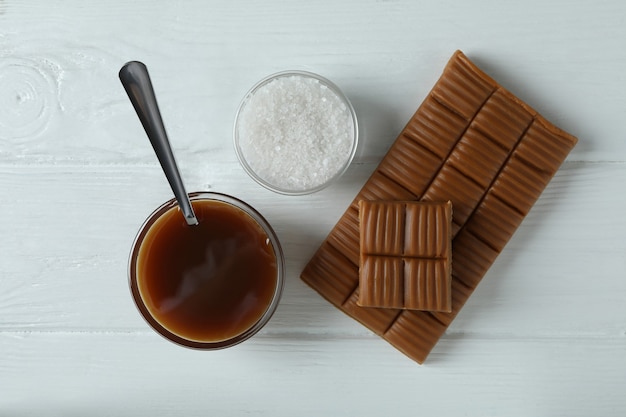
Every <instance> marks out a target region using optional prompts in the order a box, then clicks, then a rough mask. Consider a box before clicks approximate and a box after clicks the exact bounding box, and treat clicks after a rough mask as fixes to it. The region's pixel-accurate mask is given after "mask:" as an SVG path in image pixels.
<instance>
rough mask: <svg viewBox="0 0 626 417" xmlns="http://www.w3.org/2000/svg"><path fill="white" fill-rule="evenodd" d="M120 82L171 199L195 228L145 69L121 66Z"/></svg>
mask: <svg viewBox="0 0 626 417" xmlns="http://www.w3.org/2000/svg"><path fill="white" fill-rule="evenodd" d="M119 75H120V80H121V81H122V85H123V86H124V88H125V89H126V93H127V94H128V98H130V101H131V103H133V106H134V107H135V111H136V112H137V116H139V119H140V120H141V124H142V125H143V128H144V129H145V131H146V134H147V135H148V139H150V143H152V147H153V148H154V152H155V153H156V155H157V158H158V159H159V162H160V163H161V167H162V168H163V171H164V172H165V176H166V177H167V181H168V182H169V183H170V187H172V191H174V196H175V197H176V200H177V201H178V205H179V206H180V209H181V210H182V212H183V215H184V216H185V220H186V221H187V224H189V225H196V224H198V220H197V219H196V215H195V213H194V212H193V208H192V207H191V202H190V201H189V196H188V195H187V192H186V191H185V186H184V184H183V181H182V179H181V176H180V172H179V171H178V167H177V165H176V160H175V159H174V154H173V152H172V148H171V147H170V142H169V140H168V139H167V133H166V132H165V126H164V125H163V119H162V118H161V113H160V112H159V106H158V104H157V100H156V96H155V95H154V89H153V88H152V82H151V81H150V75H149V74H148V69H147V68H146V66H145V65H144V64H143V63H141V62H138V61H131V62H128V63H127V64H125V65H124V66H123V67H122V69H121V70H120V74H119Z"/></svg>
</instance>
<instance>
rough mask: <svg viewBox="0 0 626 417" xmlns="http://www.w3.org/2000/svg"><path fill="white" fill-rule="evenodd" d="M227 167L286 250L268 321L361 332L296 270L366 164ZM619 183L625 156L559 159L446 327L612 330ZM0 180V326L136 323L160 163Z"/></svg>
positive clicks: (225, 181)
mask: <svg viewBox="0 0 626 417" xmlns="http://www.w3.org/2000/svg"><path fill="white" fill-rule="evenodd" d="M229 167H230V166H229V165H227V166H217V167H215V172H214V173H213V174H212V175H211V177H212V178H211V184H213V185H212V187H211V188H212V189H213V190H219V191H226V192H231V193H233V194H235V195H238V196H241V197H244V198H247V197H248V196H249V197H250V198H248V201H249V202H250V203H251V204H252V205H253V206H255V207H256V208H257V209H259V210H260V211H261V212H262V213H263V214H264V215H265V216H266V217H267V218H268V220H269V221H270V223H271V224H272V225H273V226H274V227H275V229H276V231H277V233H278V235H279V238H280V239H281V240H282V244H283V247H284V249H285V252H286V254H287V273H288V277H287V284H286V289H285V293H284V296H283V299H282V302H281V305H280V307H279V309H278V311H277V313H276V315H275V316H274V318H273V319H272V321H271V323H270V325H269V326H268V328H267V331H268V332H271V333H272V334H282V333H286V334H289V333H291V332H293V331H299V330H300V329H302V328H306V329H308V331H312V332H319V333H325V334H336V335H343V334H349V335H354V334H357V335H362V334H368V333H369V332H368V331H367V330H365V329H364V328H362V327H361V326H360V325H358V324H356V323H354V322H353V321H352V320H350V319H348V318H347V317H344V316H343V314H342V313H340V312H338V311H335V308H334V307H332V306H330V305H329V304H328V303H326V302H325V301H324V300H322V299H321V297H319V296H318V295H317V294H316V293H315V292H313V291H312V290H310V289H309V288H307V287H306V286H305V285H303V284H302V283H301V282H300V280H299V279H298V275H299V274H300V272H301V270H302V268H303V267H304V265H305V263H306V262H307V261H308V260H309V258H310V257H311V256H312V254H313V252H314V251H315V250H316V248H317V247H318V245H319V244H320V243H321V241H322V240H323V239H324V237H325V236H326V234H327V233H328V231H329V230H330V229H331V227H332V226H333V224H334V222H336V221H337V219H338V218H339V216H340V215H341V213H342V211H343V209H344V208H345V207H347V206H348V204H349V203H350V201H351V200H352V198H353V196H354V195H356V192H357V190H358V188H359V187H360V185H361V183H362V182H363V181H365V178H367V175H368V174H369V172H371V170H372V169H373V167H372V166H370V165H355V166H354V167H353V168H352V169H351V170H350V171H349V172H348V174H347V175H346V176H345V177H344V178H343V179H342V180H341V181H340V182H339V183H338V184H336V185H334V186H332V187H330V188H328V189H326V190H324V191H322V192H321V193H319V194H314V195H311V196H307V197H303V198H290V197H286V196H278V195H276V194H273V193H271V192H269V191H268V192H263V191H261V190H260V189H259V187H258V186H257V185H256V184H254V183H253V182H252V181H251V180H249V179H248V178H246V177H245V176H244V174H243V173H237V171H238V170H237V169H234V168H233V169H230V168H229ZM188 179H189V184H192V188H193V189H203V188H205V187H203V186H202V184H206V182H207V178H206V177H205V176H204V175H201V174H200V173H194V174H192V175H189V176H188ZM624 182H626V166H625V165H624V164H597V163H566V164H565V165H564V167H563V168H562V169H561V171H559V173H557V175H556V177H555V178H554V180H553V181H552V183H551V184H550V185H549V186H548V188H547V189H546V191H545V192H544V194H543V195H542V197H541V198H540V199H539V201H538V202H537V204H536V205H535V207H534V208H533V209H532V210H531V212H530V214H529V215H528V217H527V218H526V219H525V220H524V222H523V223H522V225H521V227H520V229H519V230H518V232H517V233H516V234H515V236H514V237H513V239H512V240H511V241H510V242H509V244H508V245H507V247H506V248H505V250H504V251H503V253H502V254H501V255H500V256H499V257H498V259H497V260H496V263H495V264H494V266H493V267H492V268H491V270H490V271H489V272H488V274H487V276H486V277H485V278H484V280H483V282H482V283H481V284H480V285H479V287H478V289H477V291H476V292H475V294H474V295H473V296H472V297H471V300H470V301H469V303H468V305H467V306H466V307H465V308H464V309H463V312H462V313H461V314H460V315H459V316H458V318H457V319H456V320H455V323H454V324H453V326H452V327H451V329H450V332H451V333H452V334H456V333H459V334H464V333H468V332H469V333H477V334H497V335H502V334H514V335H516V336H518V337H521V336H522V335H528V336H530V337H532V336H536V335H551V334H564V335H575V334H584V335H614V334H617V333H619V332H620V331H622V330H623V327H624V322H626V312H625V311H624V308H623V300H624V298H625V297H626V282H625V281H624V280H622V279H617V277H620V276H626V266H625V265H624V263H623V254H624V253H626V241H625V240H624V239H623V236H624V235H626V220H624V217H623V216H622V215H621V212H622V207H624V204H625V202H626V200H624V199H625V197H624V194H623V193H622V189H623V183H624ZM0 189H1V190H3V191H2V192H3V200H4V202H5V203H4V205H3V208H2V210H3V216H1V217H0V230H2V231H3V236H4V238H3V239H2V240H1V241H0V260H1V261H0V277H2V279H1V280H0V317H1V319H0V331H13V330H18V331H21V330H42V331H56V330H61V331H64V330H79V331H84V330H87V329H99V330H107V329H127V330H140V329H144V328H145V325H144V324H143V322H142V320H141V319H140V318H139V315H138V314H137V312H136V311H135V309H134V306H133V305H132V303H131V299H130V296H129V293H128V289H127V276H126V267H127V264H126V263H127V257H128V252H129V250H130V245H131V243H132V240H133V238H134V234H135V233H136V230H137V229H138V227H139V225H140V224H141V222H142V221H143V220H144V218H145V217H146V216H147V215H148V214H149V212H150V211H151V210H152V209H153V208H154V207H156V206H157V205H158V204H160V203H162V202H163V201H164V200H166V199H168V198H169V196H170V195H169V190H168V189H167V185H166V184H165V181H164V180H163V177H162V174H161V172H160V171H159V168H158V167H156V166H145V167H108V166H100V167H98V166H93V167H84V168H82V169H78V168H76V167H71V166H61V167H59V166H49V167H30V166H27V167H24V166H0ZM138 190H141V197H140V198H138V197H137V191H138ZM42 196H43V197H45V200H43V201H42ZM77 196H80V198H78V199H76V197H77ZM582 196H584V198H583V197H582ZM600 202H602V203H600ZM309 210H310V211H309ZM600 212H601V213H602V214H601V215H600V214H599V213H600ZM306 213H315V215H310V214H308V215H307V214H306ZM96 219H97V221H96Z"/></svg>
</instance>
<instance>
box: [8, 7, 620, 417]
mask: <svg viewBox="0 0 626 417" xmlns="http://www.w3.org/2000/svg"><path fill="white" fill-rule="evenodd" d="M625 14H626V5H625V4H624V3H623V2H621V1H617V0H612V1H611V0H607V1H603V2H595V1H590V0H576V1H570V2H565V1H561V0H559V1H553V2H543V1H538V0H530V1H528V2H520V3H516V4H512V3H510V2H509V3H506V4H504V3H502V2H494V1H491V0H477V1H472V2H463V1H457V0H453V1H449V2H441V1H434V0H427V1H422V2H412V1H409V0H365V1H356V0H344V1H339V2H336V1H329V0H323V1H318V2H303V1H292V2H288V1H282V0H268V1H265V2H253V1H245V0H235V1H230V2H223V1H216V0H209V1H199V0H191V1H186V2H171V1H160V0H159V1H151V2H148V1H135V2H121V1H111V2H101V3H93V2H90V3H85V2H82V1H78V0H68V1H63V2H55V3H54V4H51V3H50V2H47V1H43V0H29V1H17V0H0V200H1V201H0V236H1V237H2V239H0V415H1V416H10V417H13V416H16V417H20V416H36V415H37V416H38V415H48V416H68V415H70V416H72V415H95V416H111V415H115V416H131V415H132V416H143V415H145V416H148V415H150V416H165V415H175V414H185V415H189V416H195V415H209V414H210V415H213V414H222V415H227V416H228V415H233V416H240V415H245V414H253V415H268V416H269V415H272V416H281V415H284V416H293V415H299V416H319V415H350V414H359V415H363V416H377V415H382V414H390V415H391V414H394V415H399V416H403V415H415V413H416V411H415V410H419V412H421V413H423V414H425V415H429V414H435V413H436V414H437V415H441V416H446V415H449V416H456V415H465V414H468V415H511V416H517V415H519V416H527V415H538V416H555V415H568V416H576V415H580V416H588V415H603V416H623V415H624V414H626V400H625V399H624V396H623V392H625V391H626V356H625V355H624V352H625V351H626V344H625V343H626V342H625V341H626V308H625V307H624V300H625V299H626V280H625V279H624V277H626V239H624V236H625V235H626V220H625V217H624V214H623V213H624V209H625V208H626V197H625V195H624V183H626V141H624V138H625V137H626V127H625V125H624V123H622V120H623V111H624V109H625V108H626V83H624V82H622V81H623V74H624V73H626V59H624V56H623V54H622V53H620V51H622V50H623V47H624V41H623V40H624V39H626V26H624V24H623V17H624V15H625ZM456 49H462V50H464V51H465V52H466V53H467V54H468V55H470V56H472V57H475V60H476V62H477V63H478V64H479V65H480V66H481V67H482V68H483V69H485V70H486V72H488V73H489V74H490V75H492V76H493V77H494V78H495V79H497V80H498V81H499V82H500V83H501V84H502V85H503V86H504V87H506V88H508V89H509V90H511V91H512V92H513V93H514V94H516V95H517V96H519V97H520V98H521V99H522V100H524V101H526V102H528V103H531V104H532V105H533V107H535V108H536V110H538V111H539V112H540V113H542V114H543V115H544V116H546V118H547V119H549V120H551V121H553V122H554V123H555V124H556V125H558V126H561V127H563V128H564V129H566V130H567V131H569V132H571V133H572V134H574V135H575V136H578V137H579V138H580V141H579V144H578V145H577V147H576V148H575V149H574V151H573V152H572V154H570V157H569V161H568V162H566V163H565V165H564V166H563V167H562V168H561V169H560V170H559V172H558V173H557V175H556V177H555V178H554V180H553V181H552V182H551V183H550V184H549V186H548V187H547V189H546V190H545V192H544V193H543V194H542V196H541V198H540V199H539V200H538V202H537V204H535V206H534V207H533V208H532V210H531V211H530V213H529V215H528V216H527V217H526V219H525V220H524V222H523V224H522V226H521V227H520V228H519V230H518V231H517V232H516V234H515V236H514V237H513V239H512V240H511V241H510V242H509V243H508V244H507V247H506V249H505V250H504V251H503V253H502V254H501V255H500V256H499V257H498V259H497V261H496V263H495V264H494V266H493V267H492V268H491V269H490V270H489V272H488V274H487V276H486V277H485V278H484V279H483V281H482V283H481V284H480V285H479V286H478V288H477V290H476V291H475V292H474V294H473V295H472V297H471V298H470V300H469V301H468V303H467V304H466V306H465V307H464V308H463V311H462V312H461V314H460V315H459V316H458V317H457V318H456V319H455V321H454V323H453V324H452V325H451V326H450V327H449V329H448V331H447V333H446V334H445V335H444V336H443V338H442V340H441V341H440V343H439V344H438V345H437V347H436V348H435V349H434V350H433V352H432V353H431V355H430V358H429V359H430V361H431V362H430V364H429V365H427V366H422V367H419V366H416V365H414V364H413V363H412V362H411V361H410V360H408V359H406V358H405V357H404V356H403V355H401V354H398V353H397V352H396V351H395V349H393V348H392V347H390V346H389V345H388V344H387V343H386V342H384V341H382V340H380V339H379V338H378V337H376V336H374V335H372V333H371V332H369V331H368V330H367V329H364V328H363V327H362V326H360V325H359V324H357V323H355V322H354V321H353V320H352V319H350V318H348V317H347V316H345V315H344V314H342V313H341V312H339V311H337V310H336V309H334V308H333V307H331V306H330V305H328V303H327V302H326V301H324V300H322V299H321V298H320V297H319V296H317V294H316V293H314V292H313V291H312V290H310V289H309V288H307V287H306V286H305V285H304V284H303V283H301V282H300V280H299V279H298V275H299V274H300V272H301V270H302V268H303V267H304V265H305V263H306V262H307V261H308V259H309V258H310V257H311V256H312V254H313V252H314V251H315V249H316V248H317V247H318V245H319V244H320V243H321V241H322V240H323V239H324V237H325V236H326V235H327V234H328V232H329V231H330V229H331V228H332V227H333V225H334V224H335V223H336V222H337V220H338V219H339V216H341V214H342V213H343V212H344V210H345V208H346V207H347V206H348V205H349V204H350V202H351V201H352V200H353V198H354V196H355V194H356V193H357V191H358V190H359V189H360V187H361V186H362V184H363V183H364V181H365V180H366V179H367V178H368V176H369V175H370V174H371V173H372V171H373V169H374V168H375V166H376V164H377V163H378V162H379V160H380V158H381V156H382V155H383V154H384V152H385V151H386V150H387V149H388V147H389V146H390V144H391V142H392V141H393V140H394V139H395V137H396V136H397V135H398V133H399V132H400V131H401V130H402V128H403V126H404V124H405V123H406V121H407V120H408V119H409V117H410V116H411V115H412V114H413V113H414V112H415V109H416V108H417V106H418V105H419V103H421V102H422V101H423V99H424V97H425V95H426V94H427V92H428V91H429V90H430V88H431V87H432V85H433V84H434V82H435V81H436V79H437V78H438V76H439V74H440V71H441V68H442V67H443V65H444V64H445V62H446V61H447V59H448V58H449V56H450V54H451V53H452V52H453V51H454V50H456ZM131 59H140V60H143V61H144V62H145V63H146V64H147V65H148V67H149V69H150V72H151V75H152V77H153V82H154V84H155V89H156V90H157V97H158V99H159V103H160V106H161V110H162V111H163V115H164V118H165V121H166V124H167V129H168V132H169V134H170V138H171V140H172V142H173V147H174V149H175V153H176V156H177V159H178V161H179V164H180V165H181V170H182V173H183V176H184V177H185V180H186V182H187V184H188V188H190V189H194V190H214V191H222V192H227V193H231V194H234V195H236V196H239V197H242V198H244V199H245V200H246V201H247V202H249V203H250V204H252V205H253V206H255V207H256V208H257V209H259V210H260V211H261V212H262V213H263V214H264V215H265V216H266V217H267V218H268V220H269V221H270V223H271V224H272V225H273V226H274V227H275V229H276V231H277V233H278V235H279V238H280V239H281V241H282V242H283V246H284V250H285V253H286V256H287V272H288V277H287V283H286V288H285V293H284V295H283V299H282V301H281V304H280V306H279V308H278V311H277V313H276V315H275V316H274V318H273V319H272V320H271V321H270V323H269V325H268V326H267V327H266V328H265V329H263V331H262V332H261V333H260V334H259V335H258V337H256V338H255V339H252V340H250V341H249V343H248V342H247V343H246V344H243V345H241V346H239V347H237V348H235V349H233V350H227V351H220V352H211V353H203V352H193V351H188V350H185V349H181V348H178V347H176V346H173V345H170V344H168V343H167V342H166V341H164V340H162V339H160V338H159V337H158V336H157V335H154V334H153V333H152V332H151V331H150V330H149V329H148V328H147V326H146V325H145V324H144V323H143V321H142V320H141V318H140V317H139V315H138V313H137V312H136V309H135V307H134V306H133V305H132V303H131V299H130V295H129V293H128V289H127V278H126V267H127V266H126V262H127V257H128V251H129V249H130V245H131V243H132V239H133V238H134V234H135V233H136V230H137V229H138V227H139V225H140V224H141V222H142V221H143V220H144V219H145V217H147V215H148V214H149V213H150V212H151V211H152V210H153V209H154V208H155V207H156V206H157V205H159V204H160V203H162V202H163V201H165V200H167V199H169V198H170V191H169V190H168V188H167V184H166V182H165V181H164V177H163V175H162V174H161V172H160V170H159V167H158V165H157V164H156V162H155V158H154V156H153V152H152V150H151V149H150V146H149V144H148V142H147V140H146V139H145V136H144V133H143V131H142V128H141V125H140V124H139V122H138V120H137V118H136V116H135V115H134V114H133V111H132V107H131V105H130V103H129V102H128V99H127V98H126V96H125V94H124V91H123V88H122V87H121V85H120V83H119V81H118V78H117V72H118V70H119V68H120V67H121V65H122V64H123V63H124V62H126V61H128V60H131ZM285 69H303V70H310V71H314V72H318V73H320V74H321V75H324V76H326V77H328V78H329V79H331V80H332V81H334V82H335V83H336V84H338V85H339V87H340V88H342V89H343V90H344V92H345V93H346V94H347V95H348V97H349V98H350V99H351V100H352V102H353V104H354V107H355V109H356V111H357V115H358V117H359V119H360V131H361V138H360V139H361V144H360V148H359V150H358V156H357V159H356V163H355V164H353V166H352V167H351V168H350V170H349V171H348V173H347V174H346V176H344V177H343V178H342V179H341V180H340V181H339V182H338V183H337V184H335V185H333V186H331V187H330V188H328V189H326V190H323V191H322V192H320V193H317V194H314V195H310V196H304V197H297V198H293V197H285V196H280V195H277V194H273V193H271V192H269V191H266V190H264V189H261V188H260V187H258V186H257V185H256V184H255V183H254V182H253V181H252V180H250V179H249V178H247V177H246V175H245V173H244V172H243V170H242V169H241V168H240V167H239V165H238V163H237V162H236V157H235V154H234V151H233V147H232V141H231V137H232V132H231V131H232V123H233V121H234V115H235V110H236V108H237V106H238V104H239V101H240V100H241V98H242V97H243V95H244V94H245V92H246V91H247V90H248V89H249V88H250V87H251V86H252V85H253V84H254V83H255V82H256V81H258V80H259V79H261V78H262V77H264V76H266V75H268V74H270V73H272V72H276V71H279V70H285ZM408 151H411V150H408ZM395 168H396V169H402V166H396V167H395ZM598 213H601V214H598ZM350 232H351V231H346V233H350ZM457 291H460V290H457ZM453 296H454V295H453ZM353 301H354V300H353ZM451 395H454V398H455V400H454V401H451V400H450V398H451Z"/></svg>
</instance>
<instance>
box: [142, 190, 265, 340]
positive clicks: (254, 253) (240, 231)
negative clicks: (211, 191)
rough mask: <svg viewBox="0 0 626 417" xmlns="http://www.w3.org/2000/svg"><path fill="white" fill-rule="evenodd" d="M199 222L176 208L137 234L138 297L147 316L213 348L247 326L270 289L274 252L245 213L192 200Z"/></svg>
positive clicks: (217, 203) (261, 309)
mask: <svg viewBox="0 0 626 417" xmlns="http://www.w3.org/2000/svg"><path fill="white" fill-rule="evenodd" d="M192 205H193V208H194V211H195V213H196V217H197V218H198V221H199V224H198V225H196V226H188V225H187V224H186V222H185V220H184V218H183V216H182V215H181V213H180V211H179V209H178V207H174V208H172V209H170V210H169V211H167V212H166V213H164V214H163V215H162V216H161V217H160V218H159V219H158V220H157V221H156V222H155V223H154V224H153V225H152V227H151V228H150V230H149V231H148V233H147V234H146V236H145V239H144V241H143V243H142V244H141V248H140V250H139V254H138V259H137V277H138V278H137V281H138V287H139V292H140V294H141V297H142V299H143V302H144V303H145V305H146V308H147V309H148V311H149V312H150V313H151V315H152V316H153V317H154V318H155V319H156V320H157V321H158V322H159V323H160V324H161V325H162V326H163V327H165V328H166V329H167V330H169V331H170V332H172V333H174V334H176V335H178V336H180V337H183V338H185V339H187V340H192V341H197V342H219V341H224V340H228V339H231V338H233V337H236V336H237V335H239V334H241V333H243V332H245V331H246V330H248V329H249V328H250V327H252V326H253V325H254V324H255V323H256V322H257V321H258V320H259V318H261V316H262V315H263V314H264V313H265V311H266V310H267V308H268V306H269V305H270V303H271V301H272V297H273V295H274V292H275V289H276V285H277V261H276V255H275V253H274V248H273V247H272V244H271V243H270V240H269V238H268V236H267V234H266V233H265V231H264V230H263V229H262V227H261V226H260V225H259V224H258V223H257V222H256V221H255V220H254V219H253V218H252V217H250V216H249V215H248V214H247V213H245V212H244V211H242V210H241V209H239V208H237V207H235V206H232V205H230V204H228V203H224V202H220V201H213V200H196V201H193V202H192Z"/></svg>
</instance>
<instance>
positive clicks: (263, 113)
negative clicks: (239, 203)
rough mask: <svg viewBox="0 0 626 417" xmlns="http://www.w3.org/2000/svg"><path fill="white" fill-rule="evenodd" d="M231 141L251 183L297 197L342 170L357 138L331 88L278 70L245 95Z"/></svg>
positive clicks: (351, 115)
mask: <svg viewBox="0 0 626 417" xmlns="http://www.w3.org/2000/svg"><path fill="white" fill-rule="evenodd" d="M233 136H234V142H235V152H236V153H237V158H239V162H240V163H241V165H242V167H243V168H244V170H245V171H246V172H247V173H248V174H249V175H250V176H251V177H252V178H253V179H254V180H255V181H256V182H258V183H259V184H261V185H262V186H264V187H265V188H267V189H269V190H272V191H275V192H277V193H281V194H287V195H303V194H310V193H313V192H316V191H319V190H321V189H322V188H324V187H326V186H328V185H330V184H331V183H332V182H333V181H335V180H336V179H338V178H339V177H340V176H341V175H342V174H343V173H344V172H345V171H346V170H347V169H348V166H349V165H350V163H351V162H352V159H353V158H354V155H355V153H356V149H357V144H358V136H359V135H358V124H357V118H356V113H355V111H354V108H353V107H352V104H350V101H349V100H348V99H347V97H346V96H345V95H344V94H343V93H342V92H341V90H340V89H339V88H338V87H337V86H336V85H335V84H333V83H332V82H330V81H329V80H327V79H326V78H324V77H321V76H319V75H317V74H313V73H310V72H305V71H283V72H279V73H276V74H273V75H270V76H269V77H267V78H264V79H263V80H261V81H259V82H258V83H257V84H255V85H254V86H253V87H252V89H250V91H249V92H248V93H247V94H246V95H245V97H244V99H243V100H242V102H241V105H240V106H239V110H238V111H237V114H236V116H235V127H234V134H233Z"/></svg>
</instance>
